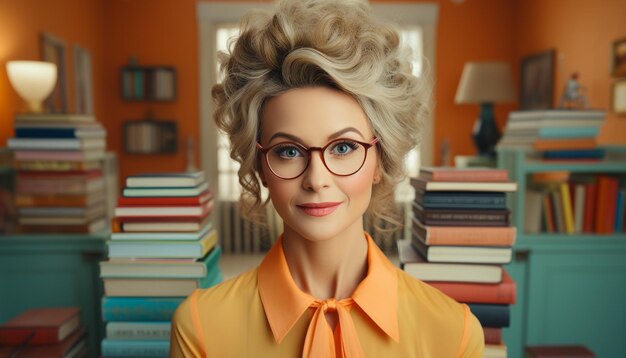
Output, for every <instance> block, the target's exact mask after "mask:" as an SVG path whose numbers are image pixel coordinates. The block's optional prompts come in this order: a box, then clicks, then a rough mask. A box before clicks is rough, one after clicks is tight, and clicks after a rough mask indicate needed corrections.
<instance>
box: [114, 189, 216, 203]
mask: <svg viewBox="0 0 626 358" xmlns="http://www.w3.org/2000/svg"><path fill="white" fill-rule="evenodd" d="M212 198H213V192H211V191H210V190H208V191H205V192H203V193H202V194H200V195H198V196H191V197H124V196H122V197H120V198H119V199H118V201H117V205H118V206H189V205H201V204H204V203H206V202H207V201H209V200H211V199H212Z"/></svg>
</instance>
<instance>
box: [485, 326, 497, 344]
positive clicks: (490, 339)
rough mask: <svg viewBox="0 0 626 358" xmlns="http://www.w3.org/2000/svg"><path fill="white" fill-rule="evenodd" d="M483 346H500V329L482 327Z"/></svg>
mask: <svg viewBox="0 0 626 358" xmlns="http://www.w3.org/2000/svg"><path fill="white" fill-rule="evenodd" d="M483 333H484V335H485V344H502V328H493V327H483Z"/></svg>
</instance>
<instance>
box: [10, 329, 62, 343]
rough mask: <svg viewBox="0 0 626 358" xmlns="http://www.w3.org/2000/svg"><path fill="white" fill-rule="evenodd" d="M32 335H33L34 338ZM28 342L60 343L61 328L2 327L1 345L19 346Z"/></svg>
mask: <svg viewBox="0 0 626 358" xmlns="http://www.w3.org/2000/svg"><path fill="white" fill-rule="evenodd" d="M33 333H34V335H33ZM31 335H33V336H32V338H31ZM26 342H28V344H29V345H41V344H54V343H58V342H59V330H58V329H57V328H6V327H2V328H0V345H8V346H19V345H22V344H25V343H26Z"/></svg>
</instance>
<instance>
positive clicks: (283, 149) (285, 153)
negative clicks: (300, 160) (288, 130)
mask: <svg viewBox="0 0 626 358" xmlns="http://www.w3.org/2000/svg"><path fill="white" fill-rule="evenodd" d="M273 151H274V153H275V154H276V155H278V156H279V157H280V158H283V159H291V158H297V157H301V156H302V150H301V149H300V148H298V147H296V146H295V145H291V144H285V145H278V146H276V147H275V148H274V150H273Z"/></svg>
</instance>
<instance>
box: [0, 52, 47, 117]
mask: <svg viewBox="0 0 626 358" xmlns="http://www.w3.org/2000/svg"><path fill="white" fill-rule="evenodd" d="M7 73H8V75H9V81H10V82H11V85H12V86H13V89H15V91H16V92H17V93H18V94H19V95H20V97H22V99H23V100H24V101H26V103H28V108H29V110H30V111H31V112H41V111H42V108H43V107H42V105H41V104H42V102H43V100H44V99H45V98H46V97H48V96H49V95H50V93H51V92H52V90H53V89H54V85H55V84H56V81H57V66H56V65H55V64H54V63H51V62H43V61H9V62H7Z"/></svg>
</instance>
